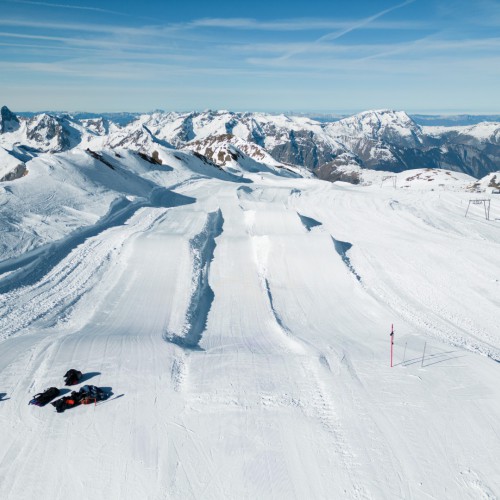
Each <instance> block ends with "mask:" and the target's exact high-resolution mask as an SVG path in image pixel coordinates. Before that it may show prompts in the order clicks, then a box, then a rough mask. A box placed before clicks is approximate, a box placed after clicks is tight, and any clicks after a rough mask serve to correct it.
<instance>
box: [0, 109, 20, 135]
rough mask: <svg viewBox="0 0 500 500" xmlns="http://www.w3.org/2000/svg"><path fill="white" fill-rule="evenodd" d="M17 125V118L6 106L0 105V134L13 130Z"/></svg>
mask: <svg viewBox="0 0 500 500" xmlns="http://www.w3.org/2000/svg"><path fill="white" fill-rule="evenodd" d="M19 126H20V124H19V118H18V117H17V116H16V115H15V114H14V113H13V112H12V111H11V110H10V109H9V108H8V107H7V106H2V108H1V109H0V134H5V133H6V132H14V131H16V130H17V129H18V128H19Z"/></svg>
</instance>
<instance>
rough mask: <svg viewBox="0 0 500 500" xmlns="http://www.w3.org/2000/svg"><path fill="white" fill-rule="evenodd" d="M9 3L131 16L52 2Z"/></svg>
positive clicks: (15, 0)
mask: <svg viewBox="0 0 500 500" xmlns="http://www.w3.org/2000/svg"><path fill="white" fill-rule="evenodd" d="M4 1H5V2H7V3H16V4H24V5H38V6H41V7H55V8H58V9H73V10H87V11H92V12H102V13H106V14H114V15H119V16H129V14H124V13H123V12H118V11H116V10H108V9H102V8H100V7H89V6H85V5H69V4H61V3H51V2H35V1H32V0H4Z"/></svg>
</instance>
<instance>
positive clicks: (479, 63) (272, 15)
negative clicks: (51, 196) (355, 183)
mask: <svg viewBox="0 0 500 500" xmlns="http://www.w3.org/2000/svg"><path fill="white" fill-rule="evenodd" d="M499 26H500V0H467V1H466V0H408V1H399V2H398V1H397V0H396V1H391V0H380V1H379V0H350V1H346V0H342V1H337V0H330V1H316V0H310V1H300V2H299V1H294V0H288V1H286V2H283V1H281V2H276V1H272V0H268V1H262V0H253V1H249V2H247V1H244V2H241V1H236V0H235V1H232V2H229V1H219V2H213V1H208V0H207V1H204V2H199V1H197V0H194V1H193V0H191V1H189V2H182V1H180V0H176V1H170V0H167V1H159V0H158V1H152V0H142V1H140V2H139V1H127V0H121V1H118V0H107V1H106V2H102V1H95V0H87V1H85V2H84V1H82V0H71V1H70V0H49V1H46V2H45V1H38V0H0V104H6V105H7V106H9V107H10V108H11V109H13V110H19V111H24V110H42V109H45V110H46V109H51V110H68V111H96V112H99V111H150V110H153V109H158V108H161V109H166V110H193V109H207V108H211V109H231V110H240V111H244V110H248V111H256V110H261V111H271V112H272V111H295V112H356V111H360V110H365V109H373V108H394V109H404V110H406V111H409V112H413V113H417V112H421V113H459V112H466V113H494V112H495V113H498V112H500V98H499V92H498V88H499V87H500V85H499V84H500V30H499V28H498V27H499Z"/></svg>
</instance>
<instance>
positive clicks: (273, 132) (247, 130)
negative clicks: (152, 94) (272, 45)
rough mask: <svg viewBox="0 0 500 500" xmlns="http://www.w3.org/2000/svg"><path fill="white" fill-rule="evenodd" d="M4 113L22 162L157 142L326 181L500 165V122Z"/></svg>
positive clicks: (6, 131)
mask: <svg viewBox="0 0 500 500" xmlns="http://www.w3.org/2000/svg"><path fill="white" fill-rule="evenodd" d="M0 116H1V118H0V147H2V148H3V149H4V150H5V151H6V152H7V154H9V155H12V156H14V157H15V158H17V160H19V161H26V159H27V158H30V157H33V156H35V155H37V154H38V153H41V152H60V151H66V150H70V149H72V148H74V147H76V146H78V147H80V148H83V149H86V148H89V149H91V150H101V149H103V148H111V149H114V148H127V149H131V150H135V151H143V152H145V151H148V150H150V149H151V147H152V146H153V145H154V144H160V145H163V146H166V147H172V148H178V149H179V148H181V149H182V148H184V149H191V150H193V151H196V152H197V153H198V154H201V155H204V156H206V157H207V158H209V159H210V160H211V161H213V162H214V163H216V164H218V165H219V166H225V165H226V164H227V162H228V161H230V159H231V157H233V156H234V155H241V157H243V156H244V157H246V158H248V159H250V160H253V161H257V162H258V163H264V164H271V165H273V166H274V167H277V166H281V167H285V166H286V167H287V168H292V169H295V170H296V169H297V168H300V167H303V168H305V169H307V170H309V171H310V172H313V173H314V174H315V175H316V176H317V177H319V178H321V179H326V180H337V179H339V178H341V179H342V178H345V179H346V180H349V178H350V175H349V174H350V172H351V171H355V170H356V169H359V168H361V169H373V170H383V171H389V172H402V171H404V170H409V169H417V168H443V169H448V170H452V171H457V172H463V173H467V174H469V175H472V176H474V177H476V178H479V177H483V176H485V175H486V174H488V173H490V172H493V171H496V170H498V167H499V164H500V123H496V122H485V123H479V124H476V125H472V126H456V127H429V126H420V125H418V124H417V123H416V122H415V121H414V120H413V119H412V118H410V116H408V115H407V114H406V113H405V112H403V111H390V110H380V111H367V112H363V113H360V114H357V115H354V116H351V117H348V118H344V119H342V120H339V121H337V122H332V123H322V122H319V121H316V120H313V119H310V118H307V117H303V116H300V117H294V116H285V115H270V114H265V113H234V112H229V111H204V112H192V113H177V112H168V113H166V112H155V113H152V114H144V115H140V116H138V117H137V118H136V119H134V120H132V121H131V122H129V123H126V124H124V125H123V124H122V125H120V124H118V123H114V122H113V121H111V120H110V119H108V118H106V117H92V118H73V117H71V116H70V115H62V114H59V115H52V114H47V113H42V114H39V115H33V116H31V117H29V118H25V117H17V116H16V115H15V114H14V113H12V112H11V111H10V110H9V109H8V108H7V107H5V106H4V107H3V108H2V109H1V114H0ZM233 160H234V158H233ZM247 163H248V162H247Z"/></svg>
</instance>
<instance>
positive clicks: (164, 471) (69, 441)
mask: <svg viewBox="0 0 500 500" xmlns="http://www.w3.org/2000/svg"><path fill="white" fill-rule="evenodd" d="M499 140H500V124H498V123H483V124H478V125H472V126H467V127H428V126H425V127H422V126H420V125H417V124H416V123H415V122H414V121H413V120H412V119H411V118H409V117H408V115H406V113H403V112H392V111H374V112H366V113H362V114H360V115H356V116H354V117H350V118H345V119H343V120H340V121H338V122H335V123H327V124H321V123H319V122H317V121H315V120H312V119H309V118H305V117H288V116H284V115H280V116H273V115H265V114H259V113H230V112H223V111H221V112H204V113H154V114H150V115H142V116H140V117H138V118H137V119H136V120H133V121H131V122H130V123H128V124H118V123H114V122H113V121H110V120H108V119H107V118H101V119H98V118H96V119H94V118H92V119H81V120H77V119H74V118H72V117H71V116H62V115H61V116H56V115H50V114H42V115H36V116H33V117H31V118H20V117H18V116H16V114H14V113H12V112H10V111H9V110H8V109H7V108H5V107H4V108H2V111H1V120H0V178H1V179H2V182H0V210H1V212H0V213H1V217H0V256H1V257H0V438H1V443H2V446H1V448H0V477H1V478H2V479H1V481H0V497H1V498H12V499H14V498H15V499H31V498H54V499H55V498H58V499H59V498H60V499H65V498H70V497H74V498H93V499H115V498H116V499H118V498H119V499H139V498H141V499H163V498H172V499H189V498H193V499H199V498H204V499H220V498H235V499H236V498H238V499H240V498H241V499H243V498H259V499H267V498H269V499H271V498H273V499H289V498H297V499H306V498H307V499H327V498H359V499H387V498H398V499H399V498H406V499H410V498H411V499H424V498H435V499H445V498H446V499H448V498H449V499H457V498H464V499H478V498H486V499H491V498H497V497H499V496H500V470H499V467H498V461H499V459H500V423H499V422H500V386H499V384H498V380H499V374H500V327H499V311H500V194H497V193H496V192H497V191H499V190H500V172H498V170H500V167H499V159H500V143H499ZM434 167H442V168H440V169H436V168H434ZM325 179H326V180H325ZM329 180H338V182H329ZM343 180H350V181H351V182H343ZM471 200H489V205H488V206H489V208H490V212H489V214H488V215H489V217H485V212H484V208H485V206H486V205H485V204H484V202H481V203H482V204H481V203H479V202H476V203H473V204H472V205H470V201H471ZM469 205H470V206H469ZM468 208H469V210H468V212H467V217H465V213H466V210H467V209H468ZM391 325H394V331H395V335H394V359H393V366H392V367H391V366H390V342H391V337H390V331H391ZM69 368H76V369H78V370H81V371H82V372H83V373H84V378H85V381H86V383H87V381H88V383H89V384H94V385H96V386H99V387H105V388H107V389H108V390H109V392H110V393H112V394H111V397H110V398H109V399H108V400H106V401H103V402H99V403H97V404H95V405H87V406H81V407H77V408H74V409H71V410H69V411H66V412H64V413H62V414H58V413H56V412H55V410H54V409H53V407H52V406H50V405H48V406H46V407H44V408H38V407H33V406H28V404H27V403H28V401H29V399H30V398H31V397H32V395H33V394H35V393H37V392H40V391H42V390H44V389H46V388H48V387H50V386H56V387H62V379H63V375H64V373H65V372H66V371H67V370H68V369H69Z"/></svg>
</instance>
